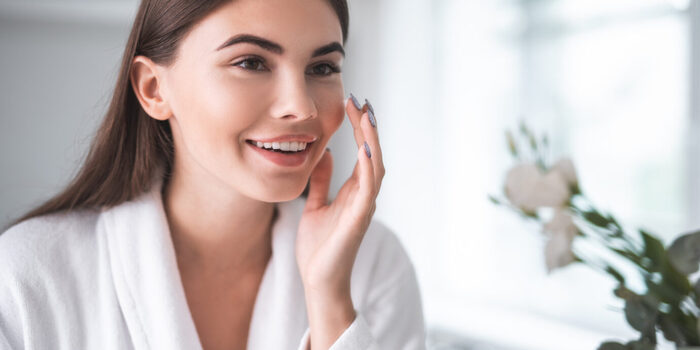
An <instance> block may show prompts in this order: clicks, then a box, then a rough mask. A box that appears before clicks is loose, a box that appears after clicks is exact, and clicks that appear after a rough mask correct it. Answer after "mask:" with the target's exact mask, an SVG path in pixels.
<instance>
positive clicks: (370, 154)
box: [365, 141, 372, 158]
mask: <svg viewBox="0 0 700 350" xmlns="http://www.w3.org/2000/svg"><path fill="white" fill-rule="evenodd" d="M365 153H367V158H372V152H370V151H369V145H368V144H367V141H365Z"/></svg>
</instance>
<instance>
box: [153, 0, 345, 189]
mask: <svg viewBox="0 0 700 350" xmlns="http://www.w3.org/2000/svg"><path fill="white" fill-rule="evenodd" d="M342 39H343V38H342V31H341V27H340V22H339V20H338V17H337V15H336V14H335V12H334V11H333V8H332V7H331V5H330V4H329V3H328V1H327V0H264V1H263V0H236V1H231V2H230V3H227V4H226V5H223V6H222V7H220V8H219V9H217V10H216V11H214V12H212V13H210V14H209V15H208V16H206V17H205V18H203V19H202V20H201V21H200V22H198V23H197V24H196V25H195V26H194V27H193V28H192V29H191V31H190V32H189V33H188V34H187V35H186V36H185V37H184V38H183V40H182V41H181V43H180V46H179V48H178V54H177V58H176V60H175V61H174V63H173V64H172V65H171V66H169V67H167V68H164V71H163V78H164V83H163V84H164V85H165V86H164V87H165V89H164V91H163V92H162V93H163V94H164V95H165V96H164V98H165V100H166V101H167V102H168V104H169V106H170V108H171V111H172V114H173V115H172V117H171V118H170V125H171V127H172V130H173V137H174V142H175V164H176V165H175V171H176V172H177V171H187V172H188V173H191V174H195V175H196V177H197V178H199V179H207V180H206V181H211V180H213V181H217V182H219V183H221V184H224V185H226V186H227V187H230V188H231V189H232V190H235V191H237V192H239V193H241V194H243V195H245V196H247V197H250V198H254V199H257V200H261V201H265V202H280V201H287V200H291V199H294V198H296V197H297V196H299V194H301V192H302V191H303V190H304V187H305V185H306V183H307V181H308V178H309V176H310V174H311V171H312V170H313V168H314V166H315V165H316V163H317V162H318V161H319V160H320V159H321V156H322V155H323V152H324V151H325V147H326V144H327V143H328V141H329V139H330V137H331V136H332V135H333V133H335V131H336V130H338V128H339V127H340V124H341V123H342V121H343V119H344V115H345V112H344V95H345V94H344V91H343V83H342V80H341V75H340V73H339V72H338V69H339V68H340V67H341V64H342V61H343V57H344V53H343V52H342ZM227 44H228V45H227ZM278 137H283V139H282V140H280V141H279V142H280V146H281V147H282V148H286V147H285V144H284V143H282V142H283V141H288V142H297V145H298V146H301V145H300V144H299V143H300V142H306V144H307V145H306V149H305V150H304V151H302V152H300V153H296V154H294V155H288V154H284V153H280V152H274V151H266V150H263V149H260V148H258V147H257V144H258V142H262V143H263V146H265V143H270V144H272V145H273V146H274V144H273V143H272V141H273V140H272V139H276V138H278ZM312 140H313V141H312ZM265 141H267V142H265ZM291 145H293V143H291V144H290V146H291ZM202 175H205V176H202Z"/></svg>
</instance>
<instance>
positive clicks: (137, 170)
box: [11, 0, 349, 225]
mask: <svg viewBox="0 0 700 350" xmlns="http://www.w3.org/2000/svg"><path fill="white" fill-rule="evenodd" d="M228 1H231V0H228ZM225 3H227V1H224V0H207V1H200V0H142V1H141V4H140V6H139V10H138V13H137V14H136V18H135V19H134V23H133V25H132V28H131V33H130V34H129V39H128V41H127V43H126V47H125V49H124V55H123V56H122V61H121V68H120V70H119V75H118V77H117V82H116V86H115V89H114V94H113V96H112V100H111V102H110V104H109V108H108V109H107V112H106V114H105V117H104V120H103V122H102V124H101V125H100V127H99V129H98V130H97V133H96V135H95V138H94V139H93V141H92V143H91V145H90V150H89V152H88V154H87V156H86V158H85V162H84V163H83V166H82V168H81V169H80V171H79V172H78V174H77V175H76V176H75V178H74V179H73V180H72V181H71V182H70V183H69V184H68V186H67V187H66V188H65V189H64V190H63V191H62V192H60V193H59V194H57V195H56V196H54V197H53V198H51V199H49V200H48V201H46V202H44V203H43V204H41V205H40V206H38V207H37V208H35V209H33V210H31V211H29V212H28V213H26V214H25V215H24V216H22V217H20V218H19V219H17V220H15V221H14V222H13V223H12V224H11V225H15V224H17V223H20V222H22V221H24V220H27V219H30V218H33V217H37V216H41V215H46V214H51V213H56V212H60V211H71V210H76V209H83V208H93V207H111V206H115V205H118V204H120V203H123V202H125V201H128V200H131V199H133V198H135V197H137V196H138V195H140V194H142V193H143V192H145V191H148V190H149V189H150V187H151V184H152V182H153V179H154V177H155V176H158V175H159V171H162V170H163V169H164V170H165V173H164V174H163V176H166V177H167V176H169V174H170V172H171V170H172V165H173V159H174V145H173V137H172V132H171V130H170V125H169V123H168V122H167V121H159V120H156V119H154V118H151V117H150V116H148V114H146V112H145V111H144V110H143V108H142V107H141V104H140V103H139V101H138V99H137V98H136V95H135V94H134V91H133V90H132V87H131V84H130V80H129V76H130V71H131V62H132V60H133V58H134V57H135V56H138V55H143V56H146V57H148V58H150V59H151V60H153V62H155V63H157V64H160V65H165V66H167V65H169V64H171V63H172V62H173V61H174V60H175V54H176V52H177V47H178V44H179V43H180V41H181V40H182V38H183V37H184V36H185V34H186V33H187V32H188V31H189V30H190V29H191V28H192V26H193V25H194V24H195V23H196V22H197V21H199V20H201V19H202V18H204V17H205V16H206V15H207V14H209V13H211V12H212V11H214V10H215V9H217V8H218V7H219V6H221V5H223V4H225ZM329 3H330V5H331V6H332V7H333V10H334V11H335V12H336V14H337V15H338V19H339V20H340V26H341V29H342V33H343V43H345V41H346V40H347V35H348V21H349V18H348V17H349V16H348V5H347V1H346V0H329ZM307 191H308V186H307V189H306V190H305V191H304V193H307Z"/></svg>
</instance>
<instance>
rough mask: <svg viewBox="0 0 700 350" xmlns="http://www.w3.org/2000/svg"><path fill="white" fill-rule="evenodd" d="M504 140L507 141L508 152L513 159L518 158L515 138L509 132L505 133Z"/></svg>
mask: <svg viewBox="0 0 700 350" xmlns="http://www.w3.org/2000/svg"><path fill="white" fill-rule="evenodd" d="M506 139H507V140H508V150H509V151H510V154H511V155H513V157H516V158H517V157H518V146H517V144H516V143H515V138H514V137H513V134H512V133H511V132H510V131H506Z"/></svg>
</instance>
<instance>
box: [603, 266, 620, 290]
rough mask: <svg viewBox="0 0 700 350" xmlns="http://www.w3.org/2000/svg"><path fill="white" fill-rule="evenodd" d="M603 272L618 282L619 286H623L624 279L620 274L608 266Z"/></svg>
mask: <svg viewBox="0 0 700 350" xmlns="http://www.w3.org/2000/svg"><path fill="white" fill-rule="evenodd" d="M605 271H606V272H607V273H609V274H610V275H611V276H612V277H613V278H615V279H616V280H617V281H618V282H620V284H621V285H624V284H625V277H624V276H622V274H621V273H620V272H619V271H617V270H615V268H613V267H612V266H610V265H608V266H606V267H605Z"/></svg>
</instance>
